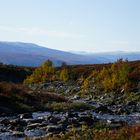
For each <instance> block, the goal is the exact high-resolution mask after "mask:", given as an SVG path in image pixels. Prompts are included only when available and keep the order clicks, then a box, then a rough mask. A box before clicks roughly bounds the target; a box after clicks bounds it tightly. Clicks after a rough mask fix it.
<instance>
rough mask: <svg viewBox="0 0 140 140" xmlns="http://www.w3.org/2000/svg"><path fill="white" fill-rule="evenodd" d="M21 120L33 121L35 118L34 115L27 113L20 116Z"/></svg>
mask: <svg viewBox="0 0 140 140" xmlns="http://www.w3.org/2000/svg"><path fill="white" fill-rule="evenodd" d="M19 118H20V119H31V118H33V116H32V113H25V114H20V116H19Z"/></svg>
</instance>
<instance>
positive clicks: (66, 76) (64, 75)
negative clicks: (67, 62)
mask: <svg viewBox="0 0 140 140" xmlns="http://www.w3.org/2000/svg"><path fill="white" fill-rule="evenodd" d="M60 80H62V81H68V80H69V74H68V69H67V68H63V69H62V70H61V72H60Z"/></svg>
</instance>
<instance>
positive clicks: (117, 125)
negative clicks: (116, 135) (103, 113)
mask: <svg viewBox="0 0 140 140" xmlns="http://www.w3.org/2000/svg"><path fill="white" fill-rule="evenodd" d="M126 125H127V123H126V122H125V121H115V120H114V119H111V120H107V127H109V128H111V129H112V128H117V129H118V128H120V127H123V126H126Z"/></svg>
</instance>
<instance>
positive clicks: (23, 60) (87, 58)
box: [0, 41, 140, 66]
mask: <svg viewBox="0 0 140 140" xmlns="http://www.w3.org/2000/svg"><path fill="white" fill-rule="evenodd" d="M119 58H124V59H128V60H130V61H131V60H140V52H128V53H126V52H125V53H124V52H121V53H120V51H119V53H118V52H105V53H103V52H101V53H89V54H75V53H72V52H66V51H61V50H56V49H50V48H47V47H44V46H40V45H37V44H34V43H25V42H9V41H1V42H0V62H2V63H5V64H14V65H23V66H39V65H40V64H41V63H42V62H44V61H45V60H47V59H50V60H52V61H53V62H54V64H55V65H56V66H59V65H61V64H62V63H63V62H65V63H67V64H70V65H75V64H101V63H109V62H114V61H116V60H117V59H119Z"/></svg>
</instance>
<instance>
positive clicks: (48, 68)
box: [24, 60, 55, 84]
mask: <svg viewBox="0 0 140 140" xmlns="http://www.w3.org/2000/svg"><path fill="white" fill-rule="evenodd" d="M54 73H55V69H54V67H53V62H52V61H50V60H47V61H45V62H44V63H43V64H42V65H41V66H40V67H38V68H37V69H36V70H35V71H34V72H33V73H32V75H31V76H29V77H27V79H26V80H25V81H24V83H27V84H28V83H39V82H44V81H46V80H52V79H53V77H54Z"/></svg>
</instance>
